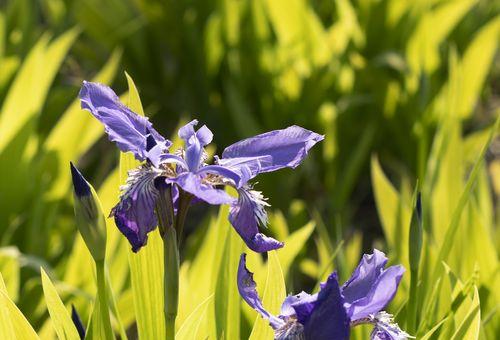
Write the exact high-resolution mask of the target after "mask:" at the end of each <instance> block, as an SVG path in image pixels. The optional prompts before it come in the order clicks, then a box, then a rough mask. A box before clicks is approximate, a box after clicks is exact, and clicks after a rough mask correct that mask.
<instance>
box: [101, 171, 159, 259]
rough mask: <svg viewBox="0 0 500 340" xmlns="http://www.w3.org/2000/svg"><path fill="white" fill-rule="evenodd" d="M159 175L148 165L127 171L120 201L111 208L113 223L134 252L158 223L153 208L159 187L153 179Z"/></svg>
mask: <svg viewBox="0 0 500 340" xmlns="http://www.w3.org/2000/svg"><path fill="white" fill-rule="evenodd" d="M158 175H159V173H158V172H157V171H156V170H155V169H154V168H152V167H150V166H147V165H143V166H140V167H139V168H137V169H134V170H131V171H129V177H128V179H127V183H126V185H125V186H124V187H123V188H122V190H123V192H122V195H121V197H120V202H119V203H118V204H117V205H116V206H115V207H114V208H113V210H112V211H111V215H113V216H114V217H115V223H116V226H117V227H118V229H120V231H121V232H122V233H123V235H125V237H127V239H128V241H129V242H130V244H131V245H132V250H133V251H134V252H137V251H138V250H139V249H140V248H141V247H142V246H144V245H145V244H146V242H147V238H148V236H147V234H148V233H149V232H150V231H152V230H154V229H155V228H156V225H157V220H156V215H155V212H154V211H155V205H156V200H157V198H158V190H156V188H155V186H154V179H155V178H156V177H157V176H158Z"/></svg>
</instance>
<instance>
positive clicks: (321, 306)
mask: <svg viewBox="0 0 500 340" xmlns="http://www.w3.org/2000/svg"><path fill="white" fill-rule="evenodd" d="M386 263H387V258H386V257H385V255H384V253H382V252H381V251H378V250H376V249H375V250H374V252H373V254H371V255H368V254H365V255H364V256H363V259H362V260H361V262H360V263H359V264H358V267H357V268H356V270H355V271H354V273H353V274H352V276H351V278H350V279H349V280H347V282H346V283H344V284H343V285H342V286H340V285H339V282H338V277H337V274H336V273H335V272H334V273H332V274H331V275H330V276H329V277H328V279H327V281H326V282H325V283H322V284H321V285H320V291H319V292H318V293H316V294H312V295H311V294H308V293H305V292H301V293H300V294H297V295H289V296H288V297H286V299H285V301H284V302H283V304H282V305H281V311H280V315H278V316H274V315H272V314H270V313H269V312H267V311H266V310H265V308H264V307H263V306H262V302H261V300H260V298H259V295H258V293H257V290H256V283H255V281H254V280H253V274H252V273H251V272H250V271H249V270H248V269H247V268H246V255H245V254H242V255H241V258H240V264H239V268H238V290H239V292H240V295H241V296H242V298H243V299H244V300H245V301H246V302H247V303H248V304H249V305H250V306H251V307H252V308H253V309H255V310H256V311H257V312H258V313H259V314H260V315H261V316H262V317H263V318H265V319H267V320H269V324H270V325H271V327H272V328H273V329H274V332H275V339H280V340H294V339H297V340H298V339H305V340H310V339H311V340H312V339H314V340H344V339H348V338H349V333H350V327H353V326H356V325H359V324H364V323H369V324H373V325H374V329H373V332H372V334H371V339H372V340H403V339H406V338H408V337H409V335H408V334H407V333H405V332H404V331H402V330H401V329H400V328H399V326H398V325H397V324H396V323H394V321H393V319H392V316H391V315H390V314H388V313H386V312H384V311H382V309H383V308H384V307H385V306H386V305H387V304H388V303H389V302H390V301H391V300H392V298H393V297H394V295H395V294H396V291H397V289H398V285H399V282H400V280H401V277H402V276H403V273H404V271H405V270H404V268H403V267H402V266H391V267H388V268H386V269H384V267H385V264H386Z"/></svg>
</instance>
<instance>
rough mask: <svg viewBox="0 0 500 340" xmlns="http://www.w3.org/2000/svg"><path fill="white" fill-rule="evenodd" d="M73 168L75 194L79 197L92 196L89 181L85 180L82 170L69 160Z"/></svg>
mask: <svg viewBox="0 0 500 340" xmlns="http://www.w3.org/2000/svg"><path fill="white" fill-rule="evenodd" d="M69 165H70V168H71V177H72V178H73V188H74V189H75V194H76V196H78V197H83V196H90V195H91V191H90V186H89V183H88V182H87V181H86V180H85V178H84V177H83V175H82V174H81V172H80V171H79V170H78V169H77V168H76V167H75V166H74V165H73V163H72V162H69Z"/></svg>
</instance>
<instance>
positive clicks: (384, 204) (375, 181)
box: [371, 156, 411, 266]
mask: <svg viewBox="0 0 500 340" xmlns="http://www.w3.org/2000/svg"><path fill="white" fill-rule="evenodd" d="M371 178H372V187H373V193H374V195H375V203H376V205H377V211H378V215H379V218H380V220H381V222H382V229H383V231H384V236H385V238H386V242H387V244H388V245H389V249H390V250H391V251H393V257H397V259H398V260H399V261H400V262H402V264H403V265H405V266H407V263H408V242H409V237H408V235H409V226H410V216H411V208H410V207H409V206H407V204H406V202H404V200H403V199H402V198H401V196H400V194H399V193H398V192H397V191H396V189H395V188H394V186H393V185H392V183H391V182H390V181H389V179H388V178H387V177H386V175H385V174H384V171H383V170H382V167H381V166H380V163H379V161H378V159H377V157H375V156H373V157H372V160H371Z"/></svg>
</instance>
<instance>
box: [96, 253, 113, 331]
mask: <svg viewBox="0 0 500 340" xmlns="http://www.w3.org/2000/svg"><path fill="white" fill-rule="evenodd" d="M95 267H96V274H97V297H98V299H99V300H98V304H99V309H100V314H101V321H102V323H103V327H104V331H105V338H106V339H114V336H113V330H112V328H111V320H110V318H109V310H108V300H107V293H106V278H105V269H104V259H103V260H98V261H96V263H95Z"/></svg>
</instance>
